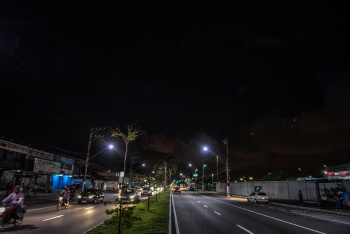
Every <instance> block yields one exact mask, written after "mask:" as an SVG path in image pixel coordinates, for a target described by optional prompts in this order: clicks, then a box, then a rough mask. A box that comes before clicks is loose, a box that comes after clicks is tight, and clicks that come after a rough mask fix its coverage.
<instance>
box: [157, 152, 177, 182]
mask: <svg viewBox="0 0 350 234" xmlns="http://www.w3.org/2000/svg"><path fill="white" fill-rule="evenodd" d="M174 159H175V157H174V156H172V155H163V156H162V157H161V158H160V160H159V161H158V162H156V163H155V164H154V166H153V170H154V171H155V172H156V174H158V175H164V188H165V189H166V187H167V184H168V183H167V181H168V179H170V178H171V176H172V175H173V174H175V173H176V171H177V166H176V164H174V162H173V161H174Z"/></svg>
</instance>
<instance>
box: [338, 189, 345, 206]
mask: <svg viewBox="0 0 350 234" xmlns="http://www.w3.org/2000/svg"><path fill="white" fill-rule="evenodd" d="M343 194H344V193H343V191H342V190H338V192H337V195H338V197H339V209H340V210H342V209H343V202H344V197H343Z"/></svg>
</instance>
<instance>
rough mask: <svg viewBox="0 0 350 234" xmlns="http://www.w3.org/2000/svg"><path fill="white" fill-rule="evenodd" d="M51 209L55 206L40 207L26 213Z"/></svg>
mask: <svg viewBox="0 0 350 234" xmlns="http://www.w3.org/2000/svg"><path fill="white" fill-rule="evenodd" d="M52 207H57V206H47V207H42V208H36V209H30V210H27V211H36V210H43V209H48V208H52Z"/></svg>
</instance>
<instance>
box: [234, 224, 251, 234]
mask: <svg viewBox="0 0 350 234" xmlns="http://www.w3.org/2000/svg"><path fill="white" fill-rule="evenodd" d="M237 227H239V228H241V229H243V230H244V231H246V232H248V233H250V234H254V232H251V231H249V230H248V229H246V228H244V227H242V226H241V225H237Z"/></svg>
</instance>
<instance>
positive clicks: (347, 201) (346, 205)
mask: <svg viewBox="0 0 350 234" xmlns="http://www.w3.org/2000/svg"><path fill="white" fill-rule="evenodd" d="M343 199H344V203H343V208H344V210H348V209H349V193H348V192H347V191H344V195H343Z"/></svg>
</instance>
